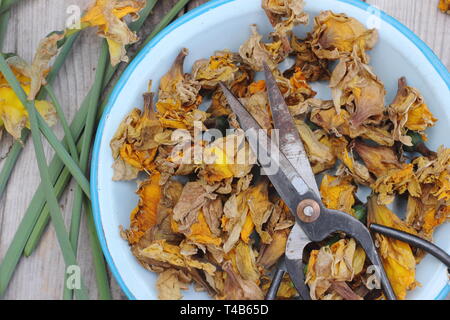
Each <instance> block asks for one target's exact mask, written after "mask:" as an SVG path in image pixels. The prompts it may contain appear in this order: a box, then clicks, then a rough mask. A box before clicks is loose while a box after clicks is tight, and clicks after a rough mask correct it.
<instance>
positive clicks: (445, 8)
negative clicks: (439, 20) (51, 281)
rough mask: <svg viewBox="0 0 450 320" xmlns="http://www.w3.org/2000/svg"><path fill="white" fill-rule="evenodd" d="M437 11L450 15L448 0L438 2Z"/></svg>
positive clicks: (449, 0) (449, 2)
mask: <svg viewBox="0 0 450 320" xmlns="http://www.w3.org/2000/svg"><path fill="white" fill-rule="evenodd" d="M439 10H441V11H442V12H444V13H447V14H450V0H439Z"/></svg>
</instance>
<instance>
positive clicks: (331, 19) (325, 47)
mask: <svg viewBox="0 0 450 320" xmlns="http://www.w3.org/2000/svg"><path fill="white" fill-rule="evenodd" d="M312 37H313V41H312V47H313V50H314V52H315V53H316V55H317V56H318V57H320V58H326V59H332V60H335V59H338V58H340V57H342V56H343V55H345V54H350V53H351V52H352V51H353V50H355V49H356V51H357V53H358V55H359V56H360V57H361V58H362V60H363V61H364V62H365V63H367V60H368V58H367V56H366V50H370V49H372V48H373V47H374V45H375V43H376V42H377V40H378V33H377V31H376V30H375V29H370V30H368V29H366V28H365V27H364V25H363V24H362V23H361V22H359V21H358V20H356V19H354V18H351V17H348V16H346V15H345V14H335V13H333V12H331V11H322V12H321V13H320V14H319V15H318V16H316V17H315V18H314V31H313V34H312Z"/></svg>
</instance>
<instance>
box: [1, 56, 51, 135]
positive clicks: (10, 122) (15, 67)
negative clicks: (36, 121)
mask: <svg viewBox="0 0 450 320" xmlns="http://www.w3.org/2000/svg"><path fill="white" fill-rule="evenodd" d="M6 61H7V63H8V65H9V66H10V67H11V69H12V71H13V73H14V75H15V76H16V77H17V80H19V82H20V85H21V87H22V89H23V90H24V91H25V93H26V94H29V93H30V90H31V83H32V79H31V74H32V73H31V67H30V66H29V65H28V63H27V62H25V61H24V60H22V59H21V58H19V57H17V56H12V57H9V58H7V60H6ZM34 105H35V107H36V110H37V111H38V112H39V113H40V114H41V116H42V117H43V118H44V120H45V121H46V122H47V123H48V124H49V125H50V126H52V125H54V124H55V123H56V121H57V120H56V119H57V117H56V111H55V109H54V107H53V105H52V104H51V103H50V102H48V101H45V100H39V101H35V102H34ZM2 127H4V128H5V130H6V131H7V132H8V133H9V134H10V135H12V136H13V137H14V139H16V140H19V139H20V136H21V132H22V129H23V128H30V122H29V119H28V112H27V110H26V108H25V106H24V105H23V104H22V103H21V102H20V100H19V98H18V97H17V95H16V94H15V92H14V90H13V89H12V88H11V87H10V85H9V84H8V82H7V81H6V79H5V78H4V77H3V75H0V128H2Z"/></svg>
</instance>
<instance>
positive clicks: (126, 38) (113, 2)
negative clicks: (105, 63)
mask: <svg viewBox="0 0 450 320" xmlns="http://www.w3.org/2000/svg"><path fill="white" fill-rule="evenodd" d="M144 6H145V1H137V0H122V1H120V0H96V2H95V4H94V5H93V6H91V7H90V8H89V10H88V11H87V12H86V14H85V15H84V16H83V17H82V18H81V22H82V23H83V24H84V27H86V26H89V27H95V26H96V27H98V35H99V36H101V37H103V38H106V39H107V40H108V45H109V53H110V56H111V64H112V65H113V66H115V65H116V64H118V63H119V62H120V61H125V62H128V57H127V56H126V50H125V46H126V45H129V44H132V43H135V42H136V41H138V37H137V36H136V34H135V33H134V32H132V31H131V30H130V29H128V26H127V24H126V23H125V22H124V21H123V18H124V17H125V16H127V15H131V16H132V17H133V19H137V18H138V17H139V16H138V12H139V11H140V10H141V9H142V8H143V7H144Z"/></svg>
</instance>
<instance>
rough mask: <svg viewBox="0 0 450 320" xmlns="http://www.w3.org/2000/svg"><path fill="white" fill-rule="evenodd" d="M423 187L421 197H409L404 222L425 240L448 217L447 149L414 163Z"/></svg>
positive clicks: (449, 175) (449, 153)
mask: <svg viewBox="0 0 450 320" xmlns="http://www.w3.org/2000/svg"><path fill="white" fill-rule="evenodd" d="M413 164H414V165H415V166H416V168H417V169H416V176H417V179H418V180H419V182H420V185H421V188H422V194H421V196H420V197H413V196H410V197H409V198H408V207H407V216H406V221H407V222H408V224H409V225H411V226H413V227H414V228H415V229H416V230H417V231H418V232H420V233H421V234H422V235H423V236H425V237H426V238H429V239H431V237H432V234H433V231H434V229H435V228H436V227H437V226H439V225H441V224H442V223H444V222H445V221H447V220H448V219H449V217H450V149H448V148H445V147H443V146H441V147H440V148H439V149H438V152H437V156H436V157H435V158H433V159H429V158H427V157H418V158H416V159H414V160H413Z"/></svg>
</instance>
